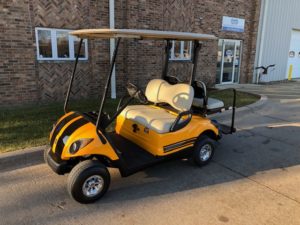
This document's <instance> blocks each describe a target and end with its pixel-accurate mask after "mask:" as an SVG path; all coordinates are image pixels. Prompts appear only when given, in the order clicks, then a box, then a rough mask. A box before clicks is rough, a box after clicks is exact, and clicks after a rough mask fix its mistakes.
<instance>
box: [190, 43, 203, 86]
mask: <svg viewBox="0 0 300 225" xmlns="http://www.w3.org/2000/svg"><path fill="white" fill-rule="evenodd" d="M201 47H202V43H199V41H194V48H193V61H192V63H193V69H192V74H191V78H190V85H192V84H193V82H194V81H195V78H196V72H197V64H198V58H199V52H200V49H201Z"/></svg>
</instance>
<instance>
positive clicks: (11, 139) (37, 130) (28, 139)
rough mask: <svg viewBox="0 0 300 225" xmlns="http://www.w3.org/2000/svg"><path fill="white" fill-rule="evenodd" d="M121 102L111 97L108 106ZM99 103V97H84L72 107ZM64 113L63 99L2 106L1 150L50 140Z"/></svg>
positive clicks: (110, 109)
mask: <svg viewBox="0 0 300 225" xmlns="http://www.w3.org/2000/svg"><path fill="white" fill-rule="evenodd" d="M117 103H118V101H116V100H109V101H107V105H106V106H107V107H106V110H107V111H108V112H113V111H114V109H115V108H116V107H117ZM99 104H100V101H99V100H86V101H83V100H82V101H76V102H71V103H70V107H69V108H70V109H72V110H77V111H82V112H84V111H90V110H95V109H98V107H99ZM63 114H64V113H63V103H51V104H47V105H32V106H23V107H22V106H18V107H13V108H6V109H0V143H1V145H0V152H8V151H13V150H16V149H22V148H26V147H33V146H40V145H45V144H48V138H49V133H50V131H51V129H52V124H53V123H55V122H56V121H57V119H58V118H60V117H61V116H62V115H63Z"/></svg>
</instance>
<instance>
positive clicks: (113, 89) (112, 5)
mask: <svg viewBox="0 0 300 225" xmlns="http://www.w3.org/2000/svg"><path fill="white" fill-rule="evenodd" d="M109 28H110V29H114V28H115V1H114V0H109ZM115 46H116V43H115V39H114V38H111V39H110V59H112V57H113V54H114V50H115ZM110 86H111V98H112V99H115V98H116V97H117V96H116V95H117V94H116V66H114V69H113V72H112V76H111V84H110Z"/></svg>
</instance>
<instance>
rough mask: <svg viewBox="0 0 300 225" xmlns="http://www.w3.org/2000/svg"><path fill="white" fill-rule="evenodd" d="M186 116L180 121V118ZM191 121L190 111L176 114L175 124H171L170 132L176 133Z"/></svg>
mask: <svg viewBox="0 0 300 225" xmlns="http://www.w3.org/2000/svg"><path fill="white" fill-rule="evenodd" d="M184 116H188V118H186V119H185V120H184V121H181V119H182V117H184ZM191 119H192V112H191V111H185V112H181V113H179V114H178V116H177V118H176V120H175V122H174V123H173V124H172V126H171V128H170V132H175V131H178V130H180V129H182V128H184V127H185V126H186V125H188V123H189V122H190V121H191Z"/></svg>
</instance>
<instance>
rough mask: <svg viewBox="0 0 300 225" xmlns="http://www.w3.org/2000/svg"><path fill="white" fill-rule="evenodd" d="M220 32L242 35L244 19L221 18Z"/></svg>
mask: <svg viewBox="0 0 300 225" xmlns="http://www.w3.org/2000/svg"><path fill="white" fill-rule="evenodd" d="M222 31H232V32H239V33H243V32H244V31H245V19H241V18H235V17H228V16H223V21H222Z"/></svg>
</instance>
